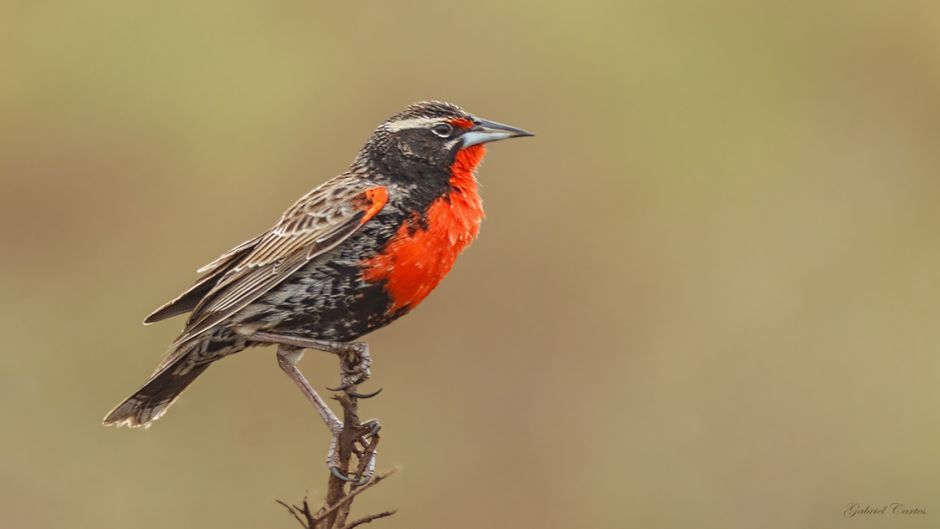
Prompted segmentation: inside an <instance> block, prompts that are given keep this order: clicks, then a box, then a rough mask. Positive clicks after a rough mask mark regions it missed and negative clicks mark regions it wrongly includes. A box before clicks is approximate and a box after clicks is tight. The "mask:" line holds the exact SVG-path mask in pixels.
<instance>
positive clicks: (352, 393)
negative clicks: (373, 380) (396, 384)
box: [346, 388, 383, 399]
mask: <svg viewBox="0 0 940 529" xmlns="http://www.w3.org/2000/svg"><path fill="white" fill-rule="evenodd" d="M382 389H383V388H379V389H377V390H375V391H373V392H371V393H358V392H355V391H347V392H346V394H347V395H349V396H350V397H356V398H357V399H371V398H372V397H374V396H376V395H378V394H379V393H382Z"/></svg>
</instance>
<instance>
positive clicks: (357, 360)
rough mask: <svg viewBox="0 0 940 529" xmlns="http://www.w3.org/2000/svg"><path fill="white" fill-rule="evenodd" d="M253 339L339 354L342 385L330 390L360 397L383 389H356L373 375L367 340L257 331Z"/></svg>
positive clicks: (371, 395)
mask: <svg viewBox="0 0 940 529" xmlns="http://www.w3.org/2000/svg"><path fill="white" fill-rule="evenodd" d="M251 339H252V340H255V341H259V342H267V343H275V344H279V345H289V346H294V347H302V348H304V349H316V350H318V351H324V352H327V353H333V354H335V355H337V356H339V357H340V361H341V363H340V379H339V382H340V386H339V387H338V388H327V389H329V390H330V391H344V392H346V394H347V395H350V396H352V397H356V398H360V399H367V398H369V397H374V396H376V395H378V394H379V392H380V391H382V390H381V389H379V390H378V391H374V392H372V393H367V394H362V393H357V392H356V391H355V388H356V386H357V385H359V384H362V383H363V382H365V381H366V380H369V377H370V376H371V375H372V372H371V371H370V369H369V368H370V367H371V366H372V356H371V355H369V344H367V343H365V342H333V341H329V340H316V339H312V338H299V337H297V336H286V335H282V334H273V333H268V332H256V333H254V334H252V335H251Z"/></svg>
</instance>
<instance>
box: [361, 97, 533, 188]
mask: <svg viewBox="0 0 940 529" xmlns="http://www.w3.org/2000/svg"><path fill="white" fill-rule="evenodd" d="M520 136H532V134H531V133H529V132H526V131H524V130H522V129H518V128H515V127H511V126H509V125H504V124H502V123H497V122H495V121H489V120H485V119H481V118H478V117H476V116H474V115H472V114H470V113H468V112H466V111H465V110H463V109H462V108H460V107H458V106H457V105H454V104H452V103H444V102H440V101H421V102H418V103H414V104H412V105H409V106H408V107H407V108H405V109H404V110H402V111H401V112H399V113H397V114H395V115H394V116H392V117H390V118H388V119H387V120H386V121H385V122H384V123H382V124H381V125H379V126H378V128H376V129H375V132H374V133H373V134H372V137H371V138H369V141H368V142H367V143H366V145H365V146H364V147H363V148H362V151H361V152H360V154H359V160H357V161H361V162H367V163H369V165H371V166H373V167H376V168H378V169H380V170H381V171H382V172H383V173H386V174H388V175H390V176H397V177H400V178H406V179H414V178H422V177H424V176H430V173H434V172H440V171H445V172H446V171H448V170H449V169H450V167H451V166H452V165H453V164H454V161H455V160H456V159H457V157H458V155H459V154H460V153H461V151H467V150H472V151H475V153H474V154H475V156H474V158H476V159H477V160H478V159H479V158H481V157H482V154H483V152H482V151H483V145H484V144H485V143H489V142H493V141H499V140H505V139H508V138H516V137H520Z"/></svg>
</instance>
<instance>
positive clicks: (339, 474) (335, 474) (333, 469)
mask: <svg viewBox="0 0 940 529" xmlns="http://www.w3.org/2000/svg"><path fill="white" fill-rule="evenodd" d="M330 474H333V477H334V478H336V479H341V480H343V481H355V480H353V478H351V477H349V476H347V475H345V474H343V472H342V471H340V469H339V468H338V467H334V466H333V465H330Z"/></svg>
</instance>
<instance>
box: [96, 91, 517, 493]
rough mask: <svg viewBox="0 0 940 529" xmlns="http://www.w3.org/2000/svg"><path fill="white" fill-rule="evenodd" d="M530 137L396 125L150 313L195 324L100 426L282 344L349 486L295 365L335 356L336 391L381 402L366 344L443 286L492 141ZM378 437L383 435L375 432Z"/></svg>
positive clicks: (412, 114)
mask: <svg viewBox="0 0 940 529" xmlns="http://www.w3.org/2000/svg"><path fill="white" fill-rule="evenodd" d="M524 136H533V134H531V133H529V132H527V131H525V130H523V129H520V128H516V127H513V126H510V125H505V124H502V123H499V122H495V121H490V120H486V119H482V118H479V117H477V116H475V115H473V114H471V113H469V112H467V111H465V110H463V109H462V108H461V107H459V106H457V105H455V104H453V103H447V102H442V101H420V102H417V103H413V104H411V105H409V106H407V107H406V108H405V109H404V110H402V111H400V112H398V113H396V114H394V115H392V116H391V117H390V118H388V119H387V120H385V121H384V122H382V123H381V124H380V125H379V126H378V127H377V128H376V129H375V130H374V132H373V133H372V135H371V136H370V137H369V139H368V140H367V141H366V143H365V145H364V146H363V147H362V148H361V149H360V150H359V153H358V154H357V155H356V156H355V158H354V160H353V162H352V164H351V165H350V167H349V169H348V170H346V171H345V172H343V173H342V174H340V175H338V176H336V177H334V178H332V179H330V180H327V181H326V182H324V183H323V184H321V185H320V186H318V187H316V188H315V189H313V190H312V191H310V192H308V193H307V194H305V195H304V196H302V197H301V198H300V199H299V200H297V201H296V202H295V203H294V204H293V205H292V206H290V207H289V208H288V209H287V210H286V211H285V212H284V214H283V215H282V216H281V217H280V219H279V220H278V221H277V222H276V223H275V224H274V226H273V227H271V228H270V229H269V230H267V231H265V232H264V233H261V234H260V235H258V236H256V237H254V238H251V239H249V240H247V241H245V242H243V243H241V244H239V245H237V246H235V247H234V248H232V249H231V250H229V251H227V252H225V253H224V254H222V255H221V256H220V257H218V258H217V259H216V260H214V261H212V262H211V263H209V264H207V265H206V266H204V267H202V268H200V269H199V270H198V271H197V273H199V274H201V276H200V277H199V279H198V280H197V281H196V282H195V284H193V285H192V286H191V287H190V288H189V289H188V290H186V291H185V292H183V293H182V294H180V295H179V296H177V297H176V298H174V299H172V300H171V301H169V302H167V303H166V304H164V305H163V306H161V307H159V308H158V309H157V310H155V311H154V312H153V313H152V314H150V315H149V316H147V318H146V319H145V320H144V323H145V324H151V323H155V322H158V321H161V320H164V319H166V318H170V317H173V316H177V315H181V314H186V313H189V317H188V319H187V320H186V323H185V326H184V327H183V330H182V332H181V334H180V335H179V337H178V338H177V339H176V340H175V341H174V342H173V344H172V345H171V346H170V349H169V352H168V353H167V354H166V356H165V358H164V359H163V360H162V361H161V362H160V364H159V365H158V366H157V368H156V371H155V372H154V373H153V375H152V376H151V377H150V378H149V379H148V380H147V382H146V383H144V384H143V386H141V387H140V389H138V390H137V391H135V392H134V393H133V394H132V395H131V396H130V397H128V398H127V399H125V400H124V401H122V402H121V403H120V404H118V405H117V406H116V407H115V408H114V409H112V410H111V411H110V412H109V413H108V414H107V416H105V418H104V421H103V423H104V424H105V425H116V426H129V427H149V426H150V425H151V424H152V422H153V421H155V420H157V419H159V418H160V417H161V416H163V414H164V413H166V411H167V409H168V408H169V407H170V405H171V404H173V402H174V401H175V400H176V399H177V397H179V395H180V393H182V392H183V390H185V389H186V388H187V387H188V386H189V385H190V384H191V383H192V382H193V381H194V380H195V379H196V378H197V377H198V376H199V375H200V374H202V373H203V372H204V371H205V370H206V369H207V368H208V367H209V366H210V365H211V364H212V363H214V362H216V361H218V360H221V359H222V358H225V357H227V356H230V355H233V354H235V353H238V352H241V351H243V350H245V349H249V348H252V347H256V346H265V345H276V346H277V361H278V365H279V366H280V368H281V369H282V370H283V371H284V372H285V373H286V374H287V375H288V376H289V377H290V378H291V379H292V380H293V381H294V382H295V383H296V384H297V386H298V387H299V388H300V389H301V391H302V392H303V393H304V395H305V396H306V397H307V399H308V400H309V401H310V402H311V404H312V405H313V406H314V408H315V409H316V411H317V413H318V414H319V415H320V417H321V418H322V419H323V421H324V423H325V424H326V426H327V428H328V429H329V430H330V433H331V435H332V441H331V444H330V452H329V453H328V454H327V466H328V467H329V469H330V471H331V472H332V473H333V475H335V476H337V477H340V478H341V479H345V480H351V478H349V477H348V476H345V475H344V474H342V473H341V472H340V471H339V460H338V456H337V454H336V450H335V447H336V443H337V439H338V436H339V432H340V431H341V430H342V421H340V419H339V418H337V417H336V415H335V414H334V413H333V412H332V411H331V410H330V408H329V407H328V406H327V405H326V403H325V402H324V401H323V399H322V398H321V397H320V396H319V394H318V393H317V392H316V390H314V388H313V387H312V386H311V385H310V384H309V382H307V380H306V378H304V376H303V374H302V373H301V371H300V370H299V368H298V367H297V363H298V362H299V361H300V359H301V357H302V356H303V351H304V350H305V349H314V350H320V351H325V352H329V353H333V354H336V355H338V356H340V357H341V358H342V359H343V360H344V361H343V362H342V364H341V365H342V366H343V367H342V369H341V373H340V386H339V388H335V390H344V391H346V392H348V393H349V394H350V395H352V396H354V397H360V398H362V397H368V396H372V395H364V394H361V393H358V391H356V386H357V385H359V384H362V383H363V382H365V381H366V380H367V379H368V378H369V376H370V374H371V370H370V367H371V363H372V361H371V355H370V353H369V347H368V344H367V343H366V342H363V341H357V340H359V339H360V338H361V337H363V336H364V335H366V334H368V333H370V332H372V331H374V330H376V329H379V328H381V327H384V326H385V325H388V324H389V323H391V322H393V321H395V320H397V319H398V318H400V317H402V316H404V315H405V314H407V313H409V312H411V311H412V310H413V309H414V308H415V307H416V306H418V304H419V303H421V301H422V300H423V299H425V297H426V296H427V295H428V294H429V293H430V292H431V291H432V290H433V289H434V288H435V287H436V286H437V285H438V283H439V282H440V281H441V280H442V279H443V278H444V276H445V275H447V273H448V272H449V271H450V270H451V268H452V266H453V265H454V262H455V260H456V259H457V257H458V255H459V254H460V253H461V252H462V251H463V250H464V249H465V248H466V247H467V246H468V245H469V244H470V243H471V242H472V241H473V240H474V239H475V238H476V237H477V234H478V232H479V229H480V223H481V222H482V220H483V217H484V212H483V206H482V200H481V198H480V195H479V191H478V183H477V179H476V170H477V167H478V165H479V164H480V162H481V160H482V159H483V157H484V155H485V152H486V144H488V143H491V142H494V141H499V140H504V139H509V138H516V137H524ZM328 389H334V388H328ZM369 426H370V427H371V428H373V432H372V433H373V434H375V433H376V431H377V430H376V429H377V422H376V423H374V424H371V425H369ZM372 457H373V460H372V461H371V463H370V468H374V463H375V462H374V454H373V456H372Z"/></svg>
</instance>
